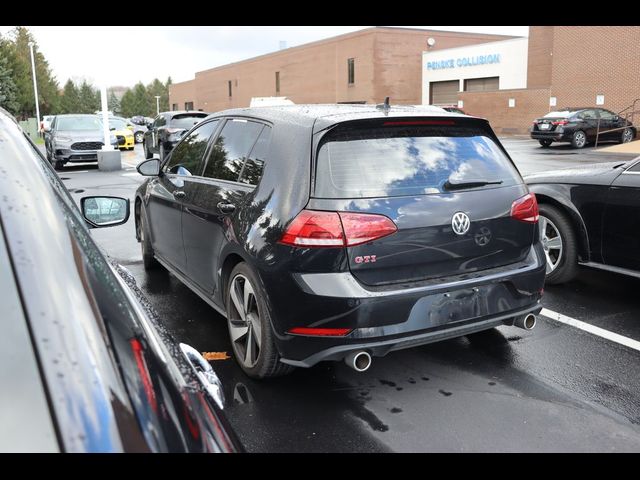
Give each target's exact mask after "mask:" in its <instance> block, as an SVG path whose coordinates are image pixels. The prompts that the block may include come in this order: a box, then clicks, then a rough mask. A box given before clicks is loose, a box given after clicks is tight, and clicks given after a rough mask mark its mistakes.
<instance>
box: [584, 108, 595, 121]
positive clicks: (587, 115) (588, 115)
mask: <svg viewBox="0 0 640 480" xmlns="http://www.w3.org/2000/svg"><path fill="white" fill-rule="evenodd" d="M580 118H582V119H583V120H594V119H596V118H598V115H597V113H596V111H595V110H585V111H584V112H582V113H581V114H580Z"/></svg>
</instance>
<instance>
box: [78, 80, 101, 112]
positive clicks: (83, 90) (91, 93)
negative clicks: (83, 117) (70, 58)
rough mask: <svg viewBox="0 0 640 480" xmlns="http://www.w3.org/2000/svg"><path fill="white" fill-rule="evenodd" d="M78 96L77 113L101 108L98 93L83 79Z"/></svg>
mask: <svg viewBox="0 0 640 480" xmlns="http://www.w3.org/2000/svg"><path fill="white" fill-rule="evenodd" d="M79 98H80V108H79V111H78V112H77V113H95V112H96V111H97V110H100V109H101V107H100V93H99V92H98V90H96V89H95V88H93V86H92V85H90V84H89V83H87V81H86V80H83V81H82V85H80V89H79Z"/></svg>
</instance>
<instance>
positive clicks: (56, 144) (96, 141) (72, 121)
mask: <svg viewBox="0 0 640 480" xmlns="http://www.w3.org/2000/svg"><path fill="white" fill-rule="evenodd" d="M110 141H111V145H112V146H114V147H117V146H118V140H117V139H116V136H115V135H111V138H110ZM44 143H45V150H46V152H47V153H46V155H47V160H49V162H51V164H52V165H53V166H54V168H55V169H56V170H60V169H61V168H62V167H63V166H64V165H65V164H67V163H68V162H97V161H98V150H100V149H102V146H103V145H104V132H103V128H102V120H100V118H98V117H97V116H96V115H80V114H77V115H56V116H55V117H54V119H53V121H52V122H51V128H50V129H49V131H48V132H47V135H46V136H45V141H44Z"/></svg>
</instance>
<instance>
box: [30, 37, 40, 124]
mask: <svg viewBox="0 0 640 480" xmlns="http://www.w3.org/2000/svg"><path fill="white" fill-rule="evenodd" d="M29 49H30V50H31V71H32V72H33V91H34V93H35V95H36V126H37V128H38V132H39V131H40V105H38V83H37V82H36V62H35V60H34V58H33V42H29Z"/></svg>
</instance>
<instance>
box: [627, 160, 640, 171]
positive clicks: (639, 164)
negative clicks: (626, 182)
mask: <svg viewBox="0 0 640 480" xmlns="http://www.w3.org/2000/svg"><path fill="white" fill-rule="evenodd" d="M628 171H629V172H640V162H638V163H636V164H635V165H634V166H633V167H631V168H630V169H629V170H628Z"/></svg>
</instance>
